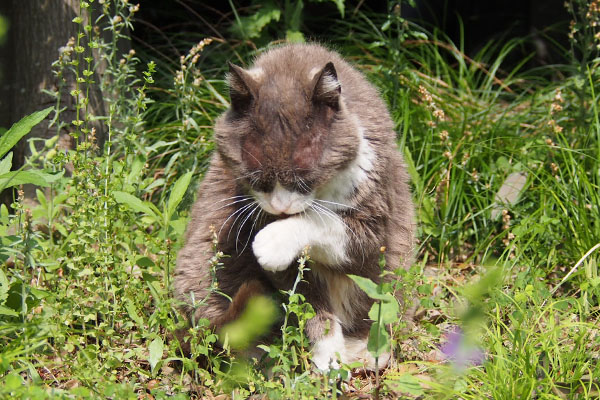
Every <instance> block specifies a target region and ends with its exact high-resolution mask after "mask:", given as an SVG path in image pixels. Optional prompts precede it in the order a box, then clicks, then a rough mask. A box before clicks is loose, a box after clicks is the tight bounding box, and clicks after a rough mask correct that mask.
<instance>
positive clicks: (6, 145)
mask: <svg viewBox="0 0 600 400" xmlns="http://www.w3.org/2000/svg"><path fill="white" fill-rule="evenodd" d="M53 109H54V107H48V108H46V109H45V110H41V111H36V112H34V113H33V114H30V115H28V116H26V117H23V118H22V119H21V120H20V121H19V122H16V123H15V124H14V125H13V126H12V127H11V128H10V129H9V130H8V131H6V132H4V134H3V135H2V137H0V157H2V156H3V155H5V154H6V153H8V151H9V150H10V149H12V147H13V146H14V145H15V144H17V142H18V141H19V140H20V139H21V138H22V137H23V136H25V135H27V134H28V133H29V131H31V128H33V127H34V126H36V125H37V124H39V123H40V122H42V120H43V119H44V118H46V117H47V116H48V114H50V111H52V110H53ZM0 187H1V185H0Z"/></svg>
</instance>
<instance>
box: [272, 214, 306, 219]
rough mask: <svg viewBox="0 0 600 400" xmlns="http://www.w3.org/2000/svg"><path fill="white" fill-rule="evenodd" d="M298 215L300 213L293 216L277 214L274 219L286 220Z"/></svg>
mask: <svg viewBox="0 0 600 400" xmlns="http://www.w3.org/2000/svg"><path fill="white" fill-rule="evenodd" d="M299 214H300V213H295V214H286V213H281V214H279V215H276V216H275V217H276V218H277V219H286V218H289V217H293V216H295V215H299Z"/></svg>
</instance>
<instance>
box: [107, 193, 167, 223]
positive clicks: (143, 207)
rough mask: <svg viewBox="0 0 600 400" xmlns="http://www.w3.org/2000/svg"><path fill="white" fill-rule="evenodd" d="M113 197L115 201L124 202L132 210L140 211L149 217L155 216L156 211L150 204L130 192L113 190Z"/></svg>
mask: <svg viewBox="0 0 600 400" xmlns="http://www.w3.org/2000/svg"><path fill="white" fill-rule="evenodd" d="M113 197H114V198H115V200H116V201H117V203H121V204H125V205H127V206H129V208H131V209H132V210H133V211H137V212H141V213H144V214H147V215H150V216H151V217H154V218H157V213H156V212H154V210H153V209H152V204H151V203H148V202H146V201H142V200H140V199H138V198H137V197H135V196H134V195H132V194H129V193H125V192H119V191H118V190H116V191H114V192H113Z"/></svg>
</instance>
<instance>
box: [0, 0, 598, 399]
mask: <svg viewBox="0 0 600 400" xmlns="http://www.w3.org/2000/svg"><path fill="white" fill-rule="evenodd" d="M107 3H110V2H104V6H102V7H100V11H101V14H102V15H101V17H100V20H99V23H101V22H102V21H104V22H106V26H107V28H108V30H109V31H110V32H111V33H112V34H113V35H114V37H115V40H113V41H112V42H105V41H104V39H103V37H104V36H102V35H100V34H99V33H98V32H97V31H96V30H94V29H93V27H92V26H91V25H85V23H84V19H82V18H76V19H75V20H74V23H75V24H78V26H79V32H80V35H79V36H78V37H77V38H75V40H73V41H72V42H70V43H69V44H68V45H67V46H66V47H65V48H64V51H63V52H62V53H61V56H60V59H59V60H58V61H57V62H56V63H55V65H54V68H55V73H56V74H57V76H58V77H63V76H66V74H73V75H74V76H76V78H77V79H76V81H77V85H78V86H77V88H76V89H75V90H74V91H73V92H72V93H71V94H72V96H73V97H74V99H75V101H76V104H77V111H78V114H77V118H76V120H75V121H73V122H72V123H71V125H69V126H66V125H65V124H62V125H61V123H60V122H59V121H60V119H59V118H58V117H59V115H60V112H61V110H60V94H59V92H56V93H54V96H55V97H56V100H57V107H56V108H55V109H54V118H53V122H52V124H53V126H55V127H56V129H57V132H58V130H60V129H68V130H69V132H70V133H71V135H72V136H73V138H74V140H75V142H76V148H75V149H74V150H73V151H68V152H65V151H62V150H59V149H58V147H57V143H56V140H53V139H51V140H49V141H47V142H46V143H45V146H44V147H43V149H42V150H38V151H36V152H34V154H33V155H32V157H31V158H30V159H29V160H28V161H27V163H26V165H25V166H24V167H23V168H21V169H20V170H19V171H18V172H8V171H9V169H10V165H11V162H12V158H11V153H9V150H10V147H11V146H12V145H13V144H14V143H15V142H16V140H18V138H20V137H21V136H23V135H24V134H26V133H27V131H29V129H31V127H32V126H33V125H35V124H36V123H38V122H39V121H41V120H42V119H43V118H44V112H39V113H36V114H33V115H32V116H29V117H26V118H25V119H24V120H23V121H21V122H19V123H18V124H15V126H13V128H11V129H10V130H8V131H4V132H3V133H2V138H1V139H0V157H2V158H1V160H0V188H6V187H9V186H15V185H20V184H23V183H34V184H36V185H37V186H38V187H39V188H38V190H37V205H30V204H29V203H26V202H25V201H24V198H23V193H22V192H19V193H20V194H19V196H18V197H17V198H16V199H15V201H14V202H13V204H12V205H11V207H6V206H4V205H2V206H0V262H2V269H0V397H2V398H39V399H44V398H115V399H125V398H167V397H175V398H189V397H191V398H198V397H199V398H207V399H211V398H217V396H219V395H221V397H218V398H247V397H248V396H250V395H256V396H257V397H255V398H269V399H277V398H281V399H288V398H307V399H309V398H337V397H340V396H342V395H346V396H348V397H350V398H353V397H357V396H358V395H359V394H363V395H369V394H370V395H376V396H378V397H380V398H400V397H402V398H427V399H429V398H433V399H437V398H444V399H445V398H463V399H483V398H493V399H527V398H540V399H542V398H543V399H588V398H590V399H591V398H598V396H600V325H599V321H598V319H599V317H600V306H599V301H600V276H599V274H598V246H597V244H598V243H599V242H600V210H599V207H600V199H599V197H600V187H599V181H600V111H599V110H598V104H599V103H600V101H599V100H600V99H599V97H600V58H599V55H600V52H599V49H600V33H599V32H600V4H599V3H598V1H585V0H579V1H572V2H570V3H568V7H569V11H570V13H571V15H572V16H573V20H574V22H573V23H572V25H571V27H570V33H569V38H570V43H571V48H570V49H562V51H563V52H564V54H565V55H566V56H568V57H569V58H570V60H571V62H570V63H569V64H567V65H562V66H556V65H555V66H546V67H541V68H537V69H535V70H531V69H529V70H527V69H526V68H525V66H526V65H527V62H528V59H524V60H522V62H519V63H517V64H516V65H515V64H513V65H512V66H510V67H508V65H510V64H509V63H507V59H508V57H509V56H510V55H511V54H512V53H513V52H514V51H515V49H517V48H519V47H520V46H521V44H522V43H523V41H522V40H510V41H505V42H494V43H490V44H489V45H487V46H485V47H483V48H482V49H481V50H480V51H479V52H478V53H477V54H476V55H474V56H473V55H472V56H470V57H469V56H467V55H465V52H464V49H463V48H462V47H461V45H460V44H454V43H451V42H450V41H449V40H447V39H446V38H445V37H444V36H443V34H441V33H440V32H436V31H434V32H427V31H425V30H424V29H422V28H420V27H419V26H416V25H414V24H412V23H409V22H408V21H406V20H404V19H403V18H402V17H401V13H400V12H399V10H398V9H393V10H391V11H390V13H389V14H384V15H369V14H366V13H364V12H363V11H361V10H358V11H357V12H349V9H348V7H346V9H345V8H344V2H342V1H335V5H334V6H335V8H336V9H337V10H338V15H337V17H338V18H339V17H340V14H342V13H343V12H344V10H345V13H344V14H345V15H344V17H345V19H339V20H337V21H336V23H335V24H332V29H333V30H334V31H333V33H332V37H333V38H334V39H331V42H332V44H333V45H335V44H336V43H339V44H338V45H337V48H338V49H339V50H340V51H341V52H342V53H343V54H345V55H347V56H348V58H349V59H351V60H352V61H354V62H355V64H356V65H357V66H358V67H359V68H361V69H362V70H363V71H364V72H365V73H366V74H367V75H368V76H369V78H370V79H371V80H372V81H373V82H374V83H375V84H376V85H377V86H378V87H379V88H380V90H381V93H382V94H383V96H384V97H385V99H386V100H387V102H388V104H389V106H390V110H391V112H392V115H393V118H394V121H395V122H396V127H397V132H398V143H399V145H400V148H401V149H402V151H403V152H404V155H405V160H406V164H407V167H408V169H409V172H410V174H411V177H412V182H413V189H414V199H415V203H416V204H417V212H418V223H419V240H420V242H419V243H420V247H419V249H418V254H417V258H416V262H415V265H414V266H413V267H412V268H411V269H410V270H408V271H398V272H397V274H398V276H399V283H398V285H399V287H398V288H396V289H401V290H404V292H405V293H406V301H405V302H404V303H403V304H401V305H398V304H397V303H396V302H395V301H392V300H393V299H390V297H391V296H390V295H389V292H390V291H391V290H393V289H394V288H391V287H387V286H386V285H380V286H376V285H375V284H373V283H372V282H370V281H364V280H363V281H360V279H359V278H356V277H354V278H353V279H358V280H359V282H357V283H359V285H360V286H361V288H363V289H364V290H366V291H367V293H368V294H369V295H370V296H371V297H373V298H375V299H376V300H378V301H377V303H376V304H375V305H374V308H373V310H372V312H371V315H372V317H373V319H374V320H375V321H377V323H375V324H374V328H373V329H372V337H371V342H370V346H369V348H370V349H371V350H372V351H373V353H374V354H375V355H379V354H381V353H382V352H383V351H384V349H383V348H382V346H384V345H385V346H387V349H391V350H392V351H393V352H394V354H395V362H394V363H393V365H392V366H391V367H390V368H388V369H387V370H385V371H383V372H382V374H381V376H380V375H379V374H378V375H375V374H370V373H366V374H365V373H360V369H358V371H359V372H356V371H357V370H354V372H352V371H353V370H352V368H355V367H357V366H356V365H354V366H346V365H344V366H342V367H341V369H340V370H339V371H336V370H333V371H330V372H329V373H328V374H318V373H315V372H313V371H312V370H311V368H310V354H309V346H308V342H307V339H306V337H305V335H304V331H303V327H304V324H305V322H306V321H307V320H308V319H309V318H311V317H312V316H313V315H314V311H313V310H312V307H311V306H310V304H307V303H305V302H304V299H303V297H302V296H301V295H300V294H298V293H295V290H294V289H292V290H290V291H289V292H286V293H281V296H280V298H279V301H278V302H272V301H271V300H270V299H266V298H259V299H257V300H256V301H255V302H253V303H251V304H250V306H249V307H248V309H247V310H246V312H245V314H244V315H243V316H242V318H241V319H240V320H239V321H238V322H236V323H234V324H232V325H231V326H228V327H227V328H226V329H224V331H223V332H212V331H210V330H209V329H208V328H207V321H204V320H200V321H194V324H193V326H192V327H186V323H185V321H184V320H183V319H182V317H181V315H180V314H179V313H178V311H177V307H178V304H177V302H176V301H175V300H174V299H173V298H172V294H171V284H172V272H173V268H174V264H175V258H176V254H177V250H178V248H179V247H180V245H181V240H182V235H183V232H184V229H185V226H186V223H187V218H188V209H189V207H190V205H191V204H192V202H193V199H194V191H195V189H194V188H195V187H197V182H198V181H199V179H201V177H202V174H203V172H204V170H205V168H206V166H207V164H208V157H209V156H210V154H211V151H212V149H213V142H212V139H211V126H212V124H213V123H214V120H215V118H216V117H217V116H218V115H219V114H220V113H221V112H222V111H223V110H225V108H226V107H227V104H228V103H227V95H226V87H225V84H224V81H223V72H224V71H223V65H224V63H223V61H224V60H225V59H227V58H229V59H232V60H237V62H239V61H240V60H241V59H243V60H248V59H249V57H250V55H251V54H252V53H253V51H254V50H253V46H251V45H248V42H249V41H250V40H253V38H255V36H252V35H250V33H251V32H252V31H251V29H255V30H257V35H258V36H256V38H260V40H265V38H267V37H268V36H267V35H268V32H269V31H268V30H263V28H265V27H266V26H267V25H268V24H270V23H271V24H274V23H275V22H277V21H278V18H274V17H273V16H274V15H275V14H274V11H273V10H276V11H279V14H277V15H286V13H292V14H293V15H299V14H297V13H300V12H301V11H302V8H300V10H299V11H297V12H296V11H295V10H292V9H291V5H290V4H291V3H290V2H287V1H286V2H285V4H279V3H276V2H271V3H269V6H268V8H265V9H263V11H260V10H257V9H256V8H254V9H252V10H251V12H248V14H247V15H238V14H239V13H236V16H235V18H233V17H232V18H233V19H232V21H231V26H232V28H231V29H232V34H234V35H235V34H236V32H238V33H240V34H242V37H243V38H244V42H243V43H246V44H245V45H244V44H239V43H237V42H235V41H234V39H232V43H234V44H235V46H234V45H233V44H232V45H229V43H227V42H223V41H222V40H221V39H219V40H216V39H215V40H213V41H211V40H208V39H207V40H204V41H202V42H200V43H198V44H189V45H188V46H187V47H188V48H191V50H190V51H189V52H188V54H187V55H185V56H183V57H182V58H181V59H180V60H174V63H173V64H171V65H168V64H164V60H163V61H162V62H163V63H160V62H159V63H158V65H157V64H155V63H153V62H149V63H144V64H145V65H142V63H141V61H140V60H139V59H138V56H137V55H136V54H135V52H133V51H132V52H129V53H128V54H125V55H121V54H119V53H118V50H117V45H116V43H117V42H116V39H117V38H118V37H119V35H125V32H127V30H126V29H125V28H127V27H128V28H131V27H132V25H131V21H132V18H133V16H134V14H135V12H136V11H137V10H136V7H135V6H131V5H129V4H128V3H127V2H125V1H123V0H117V1H113V2H112V3H114V7H109V6H108V5H107ZM300 4H302V2H300ZM142 6H143V5H142ZM90 7H99V4H98V3H97V2H93V1H89V2H84V1H81V12H82V13H87V12H89V8H90ZM267 11H269V12H270V14H269V15H271V17H269V18H271V19H269V20H268V21H266V20H263V21H262V23H264V25H262V26H257V24H258V22H257V19H258V18H259V17H260V15H259V14H260V13H261V12H262V13H263V14H264V13H266V12H267ZM240 12H241V11H240ZM294 13H296V14H294ZM256 15H259V17H256ZM265 15H266V14H265ZM117 17H118V18H117ZM304 17H305V18H307V16H306V15H305V16H304ZM262 18H266V17H264V15H263V17H262ZM294 18H300V17H299V16H296V17H294ZM265 21H266V22H265ZM286 21H287V20H286ZM290 21H292V22H289V21H287V22H286V24H287V25H285V26H284V30H287V31H290V29H292V30H294V29H295V31H294V32H300V28H301V25H299V24H300V21H301V19H298V20H297V21H296V20H290ZM294 24H297V25H294ZM290 27H291V28H290ZM265 29H266V28H265ZM278 29H279V28H278ZM294 32H292V34H293V33H294ZM281 33H282V32H279V34H281ZM292 36H294V35H292ZM335 38H344V39H343V40H342V39H338V40H337V41H336V39H335ZM347 38H350V39H349V40H348V39H347ZM83 39H86V40H85V41H84V40H83ZM293 39H295V40H299V39H301V36H300V37H298V35H295V36H294V37H293ZM82 43H89V45H87V46H84V45H82ZM92 52H98V53H99V54H100V55H101V59H102V60H103V62H104V63H105V65H106V72H105V73H104V74H103V75H102V78H101V81H99V82H95V81H93V79H94V74H93V71H94V70H95V68H96V66H95V65H94V62H93V61H94V57H93V56H92V55H93V54H92ZM207 55H210V56H207ZM157 62H158V61H157ZM170 68H174V69H176V72H174V73H173V74H171V73H169V70H170ZM138 70H142V71H140V72H137V71H138ZM91 85H101V87H102V89H103V92H104V93H106V96H107V97H106V99H105V101H106V102H107V103H108V115H105V116H94V115H92V114H91V112H90V111H89V110H88V107H87V99H88V97H87V96H88V93H89V91H88V89H89V87H91ZM132 87H134V88H136V90H133V91H132V90H130V88H132ZM45 112H47V111H45ZM51 115H52V114H51ZM98 127H102V129H103V130H105V131H106V132H108V137H107V140H106V141H105V142H104V143H101V144H98V143H97V140H96V138H95V135H96V130H97V129H99V128H98ZM32 148H33V147H32ZM38 149H39V146H38ZM66 170H69V171H70V172H69V173H65V171H66ZM223 256H226V255H223V254H221V253H219V252H218V251H217V249H215V256H214V258H213V263H214V267H215V268H218V266H219V260H220V258H221V257H223ZM299 263H300V266H301V268H300V271H301V273H303V271H305V269H306V268H310V259H309V258H308V257H307V256H306V255H303V256H302V257H301V258H300V260H299ZM301 278H302V277H301V276H299V277H298V280H300V279H301ZM215 290H217V288H215ZM415 298H416V299H417V303H418V304H417V305H418V307H417V309H416V311H415V313H414V314H415V316H414V322H409V321H407V320H406V319H402V318H400V319H397V318H396V317H395V315H393V314H395V310H396V309H397V308H398V307H400V309H401V310H404V309H408V308H409V306H410V305H411V304H412V300H413V299H415ZM197 300H198V301H202V299H197ZM390 310H391V311H390ZM276 313H279V314H280V315H281V316H282V317H283V320H284V321H285V322H284V324H283V327H282V328H281V330H280V331H279V332H280V333H281V334H280V335H279V337H276V338H275V340H274V342H273V343H268V344H262V345H261V346H260V350H259V352H258V353H256V354H258V355H259V356H258V357H262V360H256V357H257V355H256V354H254V352H251V351H250V349H248V348H247V346H248V337H245V336H244V334H243V333H245V332H250V333H251V334H253V335H260V333H261V332H262V331H263V330H264V329H267V328H266V327H260V326H254V321H257V320H261V321H264V320H269V319H270V318H273V316H274V315H275V314H276ZM390 322H391V326H390V328H391V329H385V328H386V325H385V324H387V323H390ZM176 332H182V337H183V343H184V344H185V345H186V346H188V347H189V348H190V350H191V353H192V356H190V357H186V356H184V355H182V352H181V345H180V342H179V341H177V340H175V339H174V338H175V335H176ZM240 332H241V333H242V334H240ZM274 336H277V335H274ZM240 349H245V350H246V352H244V351H242V352H241V353H239V352H237V353H236V352H233V351H232V350H240ZM240 354H242V355H240ZM250 354H253V355H254V358H253V357H245V356H243V355H250Z"/></svg>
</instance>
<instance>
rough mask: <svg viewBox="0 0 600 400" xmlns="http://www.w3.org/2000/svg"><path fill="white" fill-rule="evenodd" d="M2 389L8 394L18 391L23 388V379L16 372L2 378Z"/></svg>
mask: <svg viewBox="0 0 600 400" xmlns="http://www.w3.org/2000/svg"><path fill="white" fill-rule="evenodd" d="M3 386H4V389H6V390H7V391H9V392H12V391H14V390H18V389H20V388H21V386H23V379H22V378H21V376H20V375H19V374H17V373H16V372H11V373H10V374H8V375H6V377H5V378H4V385H3Z"/></svg>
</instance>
